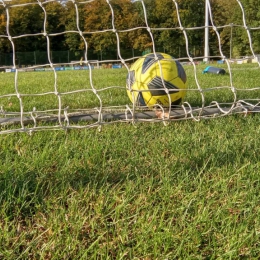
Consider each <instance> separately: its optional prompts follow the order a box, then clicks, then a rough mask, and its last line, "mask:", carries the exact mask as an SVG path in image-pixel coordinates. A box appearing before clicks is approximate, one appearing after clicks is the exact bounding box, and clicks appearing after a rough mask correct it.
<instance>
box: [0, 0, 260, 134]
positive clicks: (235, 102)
mask: <svg viewBox="0 0 260 260" xmlns="http://www.w3.org/2000/svg"><path fill="white" fill-rule="evenodd" d="M94 1H95V0H89V1H76V0H68V2H71V3H72V4H73V6H74V9H75V20H76V28H77V29H76V30H67V31H63V32H60V33H53V32H52V33H49V32H48V30H47V16H48V11H47V9H46V5H47V4H48V3H52V2H57V1H54V0H48V1H41V0H35V2H30V3H29V2H28V3H20V4H13V3H12V1H5V0H1V1H0V6H2V7H3V8H4V10H5V14H6V34H4V35H0V38H2V39H8V40H9V42H10V44H11V48H12V63H13V65H12V69H13V71H14V72H13V73H12V75H13V92H12V93H4V92H2V91H1V90H0V134H6V133H14V132H27V133H32V132H33V131H40V130H61V129H65V130H66V129H75V128H92V127H101V126H103V125H105V124H112V123H115V122H132V123H135V122H163V123H164V124H166V123H168V122H169V121H176V120H187V119H192V120H195V121H199V120H201V119H210V118H216V117H223V116H226V115H231V114H234V113H243V114H247V113H249V112H258V110H259V96H258V97H254V98H252V97H250V98H248V99H240V98H238V93H240V92H243V93H244V92H250V91H251V92H254V91H256V92H257V91H259V90H260V87H258V86H257V84H258V83H257V81H255V82H254V83H253V84H255V85H254V86H253V87H251V88H248V89H243V90H241V89H240V88H237V87H236V86H235V85H234V81H233V70H234V69H233V68H232V66H231V65H232V63H233V60H232V59H230V58H227V57H226V56H225V55H224V52H223V50H222V47H223V46H222V39H221V34H220V30H223V29H224V28H229V29H232V28H234V27H237V28H238V27H239V28H241V29H243V30H245V31H246V33H247V37H248V43H249V47H250V50H251V53H252V57H253V59H256V60H257V62H256V67H254V68H253V69H256V70H257V69H259V66H260V63H259V59H257V55H256V53H255V52H254V47H253V40H252V35H251V34H252V32H253V31H257V30H260V27H250V26H249V25H248V24H247V17H246V14H245V10H244V7H243V5H242V2H241V1H240V0H236V2H237V4H238V5H239V7H240V9H241V15H242V21H243V23H242V24H233V23H232V24H225V25H221V26H220V25H216V24H215V19H214V14H213V12H212V6H211V3H210V0H206V5H207V8H208V10H209V20H210V25H208V28H209V29H210V30H212V31H214V33H215V35H216V36H217V41H218V50H219V56H209V57H205V56H192V55H191V54H190V44H189V37H188V34H189V32H190V31H197V30H204V29H205V28H206V27H207V26H206V25H196V26H194V27H185V26H184V24H183V21H182V19H181V15H180V8H179V5H178V0H173V1H172V2H173V4H174V6H175V9H176V14H177V20H178V26H177V27H171V28H169V27H165V28H152V27H151V25H150V23H149V19H148V15H147V14H148V11H147V6H146V3H145V1H143V0H135V1H133V0H132V1H131V2H132V4H133V5H135V4H140V5H141V7H142V12H143V17H144V24H145V26H139V27H133V28H126V29H124V30H120V29H118V28H117V27H116V23H115V13H114V7H113V4H112V3H111V2H112V1H110V0H106V4H107V6H108V7H109V10H110V12H111V17H112V18H111V24H110V28H109V29H105V28H104V29H103V30H100V31H95V30H93V31H88V32H85V31H84V30H82V28H81V27H80V12H79V7H80V6H81V5H88V4H91V3H92V2H94ZM203 3H204V1H203ZM35 5H38V6H39V7H40V8H41V10H42V12H43V14H44V16H43V17H44V18H43V21H42V24H43V27H42V31H41V32H38V33H34V34H21V35H12V33H11V26H12V25H11V21H10V20H11V15H10V10H11V9H15V8H17V7H25V6H26V7H30V6H35ZM165 8H168V7H165ZM135 30H146V31H147V32H148V34H149V37H150V40H151V46H152V52H153V53H154V54H155V55H156V53H157V46H156V44H155V40H154V32H156V31H161V32H162V31H165V30H176V31H181V32H182V34H183V37H184V39H185V48H186V57H180V58H178V60H179V61H180V62H183V63H184V64H188V65H187V66H189V69H190V68H192V70H193V77H194V81H195V86H194V87H189V88H188V93H196V94H198V95H199V97H200V100H201V104H200V105H199V106H195V107H194V105H193V104H192V103H191V102H190V101H189V100H188V99H187V100H185V102H183V104H182V105H180V106H179V107H178V109H176V110H172V109H171V108H170V107H169V108H163V107H159V109H157V110H156V111H151V110H149V109H145V108H141V107H138V106H136V105H132V104H131V103H128V104H122V105H115V106H104V105H103V104H104V100H103V99H102V92H105V91H109V90H113V89H125V90H126V87H125V86H124V85H122V86H113V85H112V86H111V85H107V86H106V87H102V88H99V87H98V86H97V84H98V83H94V79H93V63H92V61H91V60H88V51H89V43H88V41H87V40H86V37H85V36H86V35H87V34H88V35H94V34H97V33H104V32H110V33H113V35H114V36H115V38H116V48H117V57H118V59H117V60H102V61H99V63H101V64H105V63H106V64H107V63H120V64H121V65H122V67H123V68H125V69H126V73H125V75H127V72H129V71H130V65H129V63H131V62H133V61H134V60H135V59H136V58H137V57H133V58H127V59H125V58H124V56H123V55H122V53H121V48H120V42H121V38H120V37H121V35H122V34H124V33H129V32H133V31H135ZM61 34H77V35H78V36H79V37H80V38H81V39H82V42H83V45H84V59H83V61H82V62H83V64H84V66H86V67H87V68H88V69H87V70H85V71H84V73H86V75H87V77H86V78H88V79H86V80H88V81H89V82H88V84H89V86H90V87H89V88H84V87H83V88H75V89H73V90H67V91H60V89H59V84H58V81H59V79H60V74H59V73H58V72H57V70H56V69H55V68H56V67H57V66H59V65H61V64H58V63H53V62H52V57H51V52H52V49H51V43H50V42H51V38H52V37H56V36H59V35H61ZM36 36H42V37H44V38H45V40H46V45H47V57H48V63H47V64H44V65H33V66H30V67H29V69H36V68H46V67H48V68H49V71H50V72H51V73H52V77H53V85H52V87H51V88H52V90H51V91H43V92H39V91H37V92H35V93H24V92H23V91H22V89H21V88H20V85H19V82H20V81H19V76H20V75H21V74H22V73H24V69H22V68H19V66H18V65H17V63H16V43H15V41H16V39H19V38H23V37H36ZM205 58H210V59H216V58H217V59H219V60H222V61H224V64H225V65H226V69H227V74H228V77H229V84H227V85H216V86H213V87H211V86H210V87H207V86H202V83H201V82H200V80H199V75H200V74H201V71H200V69H198V67H197V61H199V60H203V59H205ZM71 64H72V65H78V64H79V61H78V62H73V63H70V64H62V65H71ZM7 68H9V67H7V66H2V67H1V69H7ZM251 69H252V68H251ZM236 70H239V68H236ZM241 70H242V68H241ZM111 72H112V70H111ZM63 73H66V72H63ZM245 80H246V79H245ZM216 84H217V83H216ZM223 90H224V91H229V92H230V93H231V96H232V101H229V102H223V103H222V102H220V101H216V100H211V102H207V101H206V99H207V98H206V95H207V93H209V92H211V91H223ZM89 92H90V93H92V94H93V95H95V97H96V99H97V100H98V103H99V105H98V106H95V107H86V108H79V109H70V104H64V101H63V97H65V96H68V95H76V94H80V93H89ZM125 94H126V93H125ZM42 96H55V98H56V100H57V106H56V107H55V108H53V107H50V109H45V110H38V108H37V105H36V106H33V107H32V108H31V109H28V108H27V107H28V105H26V109H25V103H26V104H27V103H28V102H30V101H29V100H30V98H33V97H42ZM239 96H240V95H239ZM11 98H16V100H17V101H18V102H19V110H18V111H13V110H12V109H9V108H8V107H6V106H4V105H2V102H1V100H6V99H11ZM42 121H43V122H47V123H46V124H42V123H41V122H42ZM79 122H81V123H79ZM82 122H83V123H82ZM84 122H85V123H84Z"/></svg>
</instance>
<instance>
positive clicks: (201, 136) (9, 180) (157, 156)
mask: <svg viewBox="0 0 260 260" xmlns="http://www.w3.org/2000/svg"><path fill="white" fill-rule="evenodd" d="M185 69H186V71H187V74H188V82H189V88H196V84H195V81H194V76H193V68H192V67H191V66H187V67H185ZM203 69H204V67H203V66H199V67H198V71H199V73H198V80H199V82H200V83H201V85H202V86H203V87H205V88H209V87H214V86H225V85H229V76H228V75H226V76H223V77H219V76H216V75H203V74H202V73H201V72H202V70H203ZM73 73H74V74H72V72H68V73H67V72H61V73H59V74H58V87H59V89H60V91H61V92H62V91H63V90H64V91H68V90H73V89H80V88H84V86H85V84H88V83H86V82H88V80H86V79H87V78H86V77H87V76H86V73H83V72H73ZM93 73H95V75H94V77H93V80H94V84H95V85H98V86H99V87H100V88H104V87H105V86H108V85H111V86H113V85H116V86H117V85H118V86H124V84H125V73H126V71H124V70H107V71H106V72H105V70H104V72H103V73H102V74H101V73H100V71H98V70H96V71H95V70H94V71H93ZM52 75H53V74H52ZM259 75H260V74H259V69H258V70H257V69H256V68H255V67H253V65H243V66H242V67H241V65H240V66H234V75H233V80H234V85H236V86H237V87H238V88H240V89H241V90H240V91H238V96H241V98H242V97H244V98H259V96H260V95H259V94H260V93H257V91H255V92H247V91H242V89H248V88H251V87H255V86H257V84H258V82H259ZM0 77H1V80H0V93H1V94H0V95H3V94H8V93H12V92H11V91H13V82H14V74H11V73H9V74H0ZM53 81H54V80H53V76H51V77H48V72H44V73H41V72H37V73H20V74H19V82H20V83H19V90H20V91H21V92H22V93H36V92H37V91H39V92H44V91H53ZM42 83H44V84H42ZM82 95H83V94H82ZM101 95H103V96H102V98H104V103H105V105H112V104H116V105H121V104H126V103H127V102H129V101H128V98H127V96H126V94H125V89H124V88H122V89H118V90H116V91H115V93H114V92H113V90H111V89H109V90H107V91H104V92H102V94H101ZM206 95H207V96H206V99H207V100H214V99H216V100H218V101H220V102H230V101H232V98H233V96H232V93H230V91H229V90H226V91H225V90H217V91H213V93H211V92H207V93H206ZM79 96H80V97H79V98H78V99H77V98H76V95H72V96H69V95H65V96H64V97H63V98H64V105H65V103H66V105H70V107H72V108H79V107H80V108H81V107H86V104H85V103H84V102H86V97H85V96H84V95H83V96H81V94H80V95H79ZM239 98H240V97H239ZM29 99H30V98H29V97H28V102H25V109H26V108H27V107H28V109H31V107H33V106H36V107H37V108H39V109H46V108H47V107H51V106H52V105H53V107H55V106H57V104H56V102H57V101H56V99H55V98H53V97H51V96H49V95H46V96H41V97H34V98H32V100H29ZM187 100H189V102H191V104H193V105H199V104H201V98H200V95H198V94H196V93H194V92H188V94H187ZM87 102H90V104H91V105H95V102H97V100H95V98H94V97H93V99H91V98H90V99H88V101H87ZM10 104H11V105H10ZM0 105H1V106H4V107H5V106H9V109H10V110H13V111H17V109H19V103H18V102H17V100H16V99H15V97H12V98H1V99H0ZM259 123H260V116H259V115H258V114H254V115H248V116H247V117H244V116H242V115H233V116H227V117H223V118H218V119H212V120H201V121H200V122H195V121H190V120H187V121H178V122H172V123H170V124H168V125H167V126H164V125H163V124H162V123H140V124H137V125H135V126H133V125H132V124H112V125H107V126H104V127H103V128H102V131H101V132H99V131H97V129H96V128H93V129H83V130H77V129H74V130H72V131H68V132H65V131H48V132H46V131H42V132H36V133H34V134H33V135H32V136H29V135H27V134H23V133H13V134H9V135H8V134H5V135H1V136H0V160H1V167H0V229H1V232H0V259H57V260H58V259H147V260H148V259H151V260H152V259H259V257H260V242H259V241H260V196H259V190H260V179H259V172H260V151H259V150H260V148H259V147H260V139H259V134H260V127H259Z"/></svg>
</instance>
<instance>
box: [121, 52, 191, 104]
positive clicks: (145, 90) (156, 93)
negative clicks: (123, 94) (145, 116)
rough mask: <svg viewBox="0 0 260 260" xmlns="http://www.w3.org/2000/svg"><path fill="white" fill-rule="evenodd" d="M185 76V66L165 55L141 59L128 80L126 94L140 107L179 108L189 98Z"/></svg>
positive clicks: (132, 69)
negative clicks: (186, 97) (175, 106)
mask: <svg viewBox="0 0 260 260" xmlns="http://www.w3.org/2000/svg"><path fill="white" fill-rule="evenodd" d="M186 81H187V78H186V73H185V71H184V69H183V67H182V65H181V64H180V63H179V62H178V61H177V60H175V59H174V58H173V57H172V56H170V55H168V54H165V53H156V55H155V54H154V53H150V54H147V55H145V56H143V57H141V58H139V59H138V60H137V61H136V62H135V63H134V64H133V65H132V66H131V68H130V71H129V73H128V75H127V79H126V87H127V95H128V97H129V98H130V100H131V102H132V103H134V104H135V105H137V106H147V107H155V106H158V105H159V106H163V107H166V106H174V105H179V104H180V103H181V102H182V100H183V98H184V96H185V95H186V88H187V86H186Z"/></svg>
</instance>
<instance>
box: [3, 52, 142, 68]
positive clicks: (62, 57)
mask: <svg viewBox="0 0 260 260" xmlns="http://www.w3.org/2000/svg"><path fill="white" fill-rule="evenodd" d="M87 55H88V59H89V60H99V61H104V60H119V57H118V54H117V50H112V51H99V52H97V53H95V52H93V51H91V50H89V51H88V54H87ZM121 55H122V57H124V59H127V58H132V57H135V56H140V55H142V52H141V51H138V50H134V49H130V50H124V51H121ZM83 56H84V51H50V59H51V62H52V63H56V64H57V63H58V64H64V63H71V62H72V61H75V60H78V61H79V60H80V59H81V58H82V57H83ZM15 63H16V66H18V67H22V66H35V65H43V64H49V60H48V55H47V52H44V51H32V52H16V53H15ZM0 66H13V54H12V53H0Z"/></svg>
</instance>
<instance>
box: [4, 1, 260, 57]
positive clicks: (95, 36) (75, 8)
mask: <svg viewBox="0 0 260 260" xmlns="http://www.w3.org/2000/svg"><path fill="white" fill-rule="evenodd" d="M209 2H210V5H211V11H212V13H211V14H212V18H213V20H212V21H210V24H211V25H215V26H217V28H218V32H219V34H220V36H221V44H222V51H223V52H224V54H225V55H226V56H229V55H230V56H242V55H251V54H252V52H251V49H250V48H249V38H248V34H247V32H246V30H245V28H242V27H238V26H237V25H240V26H241V25H242V26H243V25H244V24H243V19H242V17H243V16H242V11H241V7H240V5H239V3H240V2H241V4H242V6H243V9H244V10H245V18H246V24H247V26H248V27H249V28H250V34H251V37H252V42H253V48H254V50H255V52H256V53H258V52H260V37H259V35H260V32H259V29H256V28H259V19H258V18H260V7H259V1H258V0H250V1H248V0H241V1H236V0H230V1H224V0H210V1H209ZM41 3H42V6H40V5H39V2H38V1H34V0H19V1H18V0H13V1H12V2H10V3H9V4H8V5H9V6H10V8H8V9H7V8H6V6H5V5H4V4H1V5H0V35H2V36H1V37H0V51H1V52H11V51H12V48H13V47H12V45H11V43H10V41H9V40H8V37H7V36H8V33H9V34H10V35H11V36H12V37H15V38H14V39H13V41H14V42H15V45H16V51H28V50H31V51H32V50H33V51H36V50H38V51H40V50H46V48H47V39H46V37H45V36H44V33H45V32H46V33H48V34H50V35H51V36H50V37H49V40H50V47H51V49H52V50H54V51H55V50H66V49H69V50H72V51H74V52H77V51H79V50H84V49H85V48H86V46H85V45H86V43H85V40H86V41H87V47H88V48H89V49H91V50H92V51H94V52H96V53H97V52H102V51H103V52H115V51H116V49H117V46H118V45H120V48H121V49H122V50H125V49H137V50H140V51H143V50H146V49H147V48H151V47H152V39H151V35H150V33H149V32H148V30H147V29H146V26H147V25H146V21H145V12H146V15H147V21H148V25H149V27H150V28H151V29H152V30H151V32H152V34H153V38H154V41H155V44H156V46H157V47H158V48H162V49H164V50H165V51H166V52H168V53H172V54H174V56H186V55H187V53H186V39H185V37H184V34H183V31H182V30H181V29H180V26H183V27H184V28H187V29H186V30H185V32H186V33H187V36H188V41H189V47H190V48H191V49H190V50H188V51H189V52H191V53H192V54H193V55H195V56H200V55H202V51H203V48H204V47H203V46H204V30H203V26H204V23H205V21H204V12H205V10H204V8H205V0H203V1H186V0H178V1H172V0H154V1H152V0H144V1H143V2H139V1H136V2H131V1H130V0H110V1H109V2H107V1H106V0H95V1H87V2H85V3H84V2H80V1H75V2H72V1H41ZM19 4H24V5H23V6H19ZM8 5H7V6H8ZM144 8H145V9H144ZM112 14H113V15H114V16H113V15H112ZM178 14H179V18H180V20H181V24H179V20H178ZM7 17H9V18H10V19H9V27H8V28H9V32H7V31H6V25H7ZM113 17H114V18H113ZM45 19H46V24H45V25H46V27H45V28H44V21H45ZM230 24H234V26H232V27H231V26H230ZM224 25H225V26H224ZM193 27H201V28H202V29H197V30H191V29H190V30H188V28H193ZM158 28H164V30H160V31H159V30H157V29H158ZM115 30H116V32H117V33H118V35H116V34H115ZM65 32H66V33H65ZM79 32H82V34H80V33H79ZM117 36H118V37H117ZM210 49H211V50H210V52H211V54H212V55H217V54H219V48H218V37H217V34H216V32H215V31H214V30H213V29H211V30H210Z"/></svg>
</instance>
